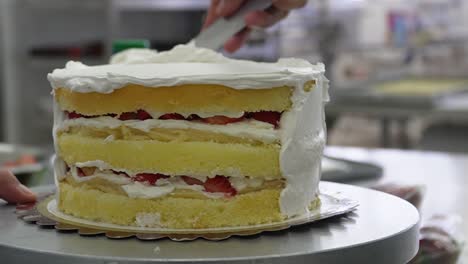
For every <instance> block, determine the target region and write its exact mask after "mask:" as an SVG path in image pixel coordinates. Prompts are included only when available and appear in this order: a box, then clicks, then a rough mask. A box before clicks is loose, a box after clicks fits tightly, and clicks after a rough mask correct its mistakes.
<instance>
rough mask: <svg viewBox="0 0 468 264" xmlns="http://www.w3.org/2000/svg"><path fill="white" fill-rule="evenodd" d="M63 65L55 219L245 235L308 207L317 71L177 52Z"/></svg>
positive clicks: (320, 119)
mask: <svg viewBox="0 0 468 264" xmlns="http://www.w3.org/2000/svg"><path fill="white" fill-rule="evenodd" d="M112 63H113V64H109V65H103V66H93V67H89V66H85V65H83V64H81V63H79V62H69V63H67V65H66V67H65V68H64V69H57V70H54V71H53V72H52V73H51V74H49V75H48V79H49V81H50V83H51V85H52V87H53V88H54V91H53V94H54V98H55V107H54V111H55V113H54V114H55V118H54V131H53V134H54V143H55V147H56V152H57V155H56V160H55V178H56V183H57V186H58V190H59V191H58V197H57V198H58V207H59V209H60V210H61V211H62V212H64V213H67V214H70V215H74V216H76V217H79V218H84V219H89V220H94V221H100V222H106V223H114V224H119V225H130V226H144V227H167V228H211V227H226V226H243V225H255V224H262V223H269V222H276V221H281V220H284V219H287V218H290V217H294V216H297V215H301V214H304V213H306V212H308V210H310V208H311V207H314V206H317V204H318V198H317V193H318V182H319V180H320V169H321V168H320V164H321V162H320V161H321V156H322V151H323V147H324V144H325V133H326V131H325V123H324V110H323V104H324V102H326V101H327V100H328V94H327V89H328V81H327V80H326V78H325V77H324V75H323V74H324V66H323V65H322V64H318V65H312V64H310V63H308V62H307V61H304V60H300V59H281V60H279V61H278V62H276V63H257V62H251V61H241V60H232V59H228V58H225V57H223V56H222V55H220V54H218V53H215V52H213V51H210V50H207V49H202V48H195V47H194V46H191V45H180V46H177V47H175V48H174V49H173V50H171V51H168V52H162V53H156V52H154V51H150V50H128V51H125V52H123V53H120V54H117V55H115V56H114V57H113V59H112Z"/></svg>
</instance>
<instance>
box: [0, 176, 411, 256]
mask: <svg viewBox="0 0 468 264" xmlns="http://www.w3.org/2000/svg"><path fill="white" fill-rule="evenodd" d="M320 189H323V190H325V189H326V191H327V193H337V194H339V195H342V196H343V197H347V198H350V199H353V200H356V201H358V202H359V204H360V205H359V207H358V208H357V210H356V211H354V212H353V213H350V214H348V215H345V216H338V217H335V218H331V219H327V220H323V221H320V222H316V223H311V224H308V225H304V226H298V227H293V228H290V229H288V230H284V231H278V232H271V233H263V234H260V235H256V236H252V237H232V238H230V239H228V240H225V241H218V242H213V241H206V240H200V239H198V240H196V241H191V242H173V241H170V240H168V239H164V240H158V241H148V242H144V241H139V240H136V239H128V240H110V239H107V238H105V237H102V236H96V237H82V236H79V235H77V234H75V233H63V232H56V231H55V230H53V229H52V230H50V229H44V228H39V227H38V226H36V225H33V224H28V223H25V222H23V221H21V220H20V219H18V218H17V216H16V215H15V214H14V210H15V207H14V206H11V205H6V204H4V203H2V202H0V258H1V261H0V262H1V263H35V264H39V263H47V264H59V263H67V264H74V263H80V264H88V263H90V264H91V263H92V264H96V263H100V264H104V263H106V264H117V263H150V262H151V263H166V262H171V263H208V262H212V263H330V264H333V263H379V264H386V263H389V264H390V263H391V264H395V263H407V262H408V261H409V260H411V259H412V258H413V256H415V255H416V252H417V250H418V234H419V214H418V211H417V210H416V208H414V207H413V206H412V205H411V204H409V203H407V202H406V201H404V200H402V199H399V198H397V197H395V196H391V195H388V194H385V193H381V192H377V191H373V190H369V189H364V188H360V187H355V186H351V185H344V184H337V183H329V182H322V183H321V184H320ZM51 190H53V186H47V187H39V188H35V189H34V191H36V192H44V191H46V192H47V191H51Z"/></svg>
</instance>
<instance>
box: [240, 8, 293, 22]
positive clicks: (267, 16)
mask: <svg viewBox="0 0 468 264" xmlns="http://www.w3.org/2000/svg"><path fill="white" fill-rule="evenodd" d="M288 13H289V12H288V11H286V10H280V9H278V8H276V7H274V6H272V7H270V8H268V9H266V10H265V11H254V12H251V13H249V14H247V15H246V17H245V23H246V24H247V26H250V27H269V26H272V25H273V24H275V23H277V22H278V21H280V20H281V19H283V18H285V17H286V16H288Z"/></svg>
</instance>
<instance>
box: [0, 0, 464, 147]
mask: <svg viewBox="0 0 468 264" xmlns="http://www.w3.org/2000/svg"><path fill="white" fill-rule="evenodd" d="M0 3H1V9H0V10H1V12H0V16H1V23H0V24H1V26H0V40H1V41H0V45H1V51H2V52H1V53H0V55H1V57H0V58H1V59H0V62H1V65H2V67H1V78H2V82H1V84H2V85H1V94H0V96H1V97H0V98H1V101H2V106H3V107H2V109H1V111H2V112H1V123H0V124H1V126H0V128H1V129H0V132H1V134H0V135H1V139H2V140H3V141H6V142H12V143H23V144H32V145H38V146H41V147H46V146H48V145H50V142H51V135H50V128H51V122H50V121H51V120H52V108H51V100H52V99H51V97H50V96H49V93H50V87H49V84H48V82H47V80H46V79H45V78H44V76H46V74H47V73H48V72H50V71H51V70H52V69H54V68H58V67H62V66H63V65H64V63H65V62H66V61H68V60H80V61H83V62H84V63H86V64H90V65H96V64H102V63H106V62H107V58H108V57H109V55H111V53H112V43H113V41H114V40H117V39H147V40H150V43H151V47H152V48H155V49H157V50H167V49H170V48H171V47H172V46H174V45H175V44H177V43H185V42H187V41H188V40H190V39H191V38H192V37H194V36H195V35H196V34H197V32H198V31H199V30H200V26H201V22H202V20H203V16H204V12H205V10H206V8H207V7H208V5H209V1H184V0H177V1H161V0H159V1H154V0H137V1H126V0H102V1H93V0H91V1H89V0H88V1H79V2H78V1H72V0H45V1H34V0H17V1H12V0H1V1H0ZM466 11H468V3H467V2H466V1H454V0H426V1H422V0H421V1H364V0H341V1H339V0H326V1H324V0H321V1H309V4H308V5H307V6H306V7H305V8H303V9H300V10H296V11H293V12H291V14H290V15H289V17H288V18H287V19H286V20H285V21H283V22H282V23H281V24H279V25H277V26H275V27H273V28H270V29H268V30H257V31H256V32H254V34H253V35H252V37H251V38H250V40H249V43H248V44H247V45H246V46H245V47H243V48H242V49H241V50H240V51H238V52H236V53H235V54H232V55H230V56H234V57H237V58H246V59H254V60H260V61H273V60H276V59H277V58H278V57H290V56H294V57H303V58H307V59H309V60H311V61H324V62H325V64H326V65H327V68H328V77H329V78H330V79H332V81H333V83H332V84H333V85H332V90H331V95H332V99H333V100H332V103H331V104H330V105H329V106H328V114H329V121H333V122H330V124H329V129H330V131H329V136H330V138H329V139H330V143H331V144H333V145H357V146H366V147H397V148H417V149H432V150H448V151H465V150H466V149H468V148H466V146H465V145H463V144H461V141H462V140H461V139H460V140H459V141H460V142H458V141H456V140H455V139H453V138H452V137H453V136H457V135H458V134H460V135H461V136H463V132H464V131H465V130H464V128H465V126H466V124H467V120H466V118H464V116H465V113H468V112H467V111H468V109H463V108H464V102H465V101H468V97H466V99H462V98H460V97H459V96H458V95H460V94H458V93H456V94H457V96H448V97H451V98H446V97H447V96H446V95H450V94H452V95H453V94H455V93H452V92H451V91H441V92H440V93H437V94H436V93H433V94H431V92H429V91H428V92H427V93H425V94H424V93H423V95H421V96H419V98H417V97H416V98H413V97H411V96H405V92H404V91H403V92H401V91H400V94H398V93H397V95H396V98H395V95H394V94H393V96H387V95H386V94H379V93H374V91H373V89H372V88H373V86H375V85H376V83H379V82H381V81H388V80H391V81H397V80H400V79H407V78H413V77H416V78H419V77H421V78H422V79H426V80H430V79H431V78H432V79H433V78H434V77H436V78H441V77H449V76H450V77H453V76H455V77H456V78H458V79H461V80H463V79H464V76H463V75H464V74H465V73H466V69H467V68H468V67H467V59H466V52H467V50H466V49H467V45H466V38H467V36H468V32H467V31H468V18H467V17H466V16H464V14H465V13H466ZM413 89H418V88H417V87H416V88H413ZM400 95H401V96H400ZM399 96H400V97H402V99H401V100H400V98H399ZM441 97H444V102H443V103H442V104H443V107H442V108H443V109H442V110H441V109H439V108H440V106H439V104H441V102H439V101H440V100H439V99H441ZM445 99H448V100H445ZM452 99H456V100H452ZM436 101H437V102H436ZM447 101H448V102H447ZM362 102H364V103H365V104H368V105H367V106H366V107H362V106H363V104H362ZM439 110H440V111H439ZM452 111H453V112H454V113H455V114H454V113H452ZM467 116H468V115H467ZM441 120H443V121H444V122H442V123H443V124H442V123H441V122H440V121H441ZM448 121H450V123H447V122H448ZM31 131H34V133H31ZM363 135H364V136H363ZM447 135H450V138H451V139H452V140H450V141H448V140H446V139H447ZM442 139H444V141H445V142H444V143H442V142H441V141H442Z"/></svg>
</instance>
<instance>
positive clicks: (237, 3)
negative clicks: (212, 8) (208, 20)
mask: <svg viewBox="0 0 468 264" xmlns="http://www.w3.org/2000/svg"><path fill="white" fill-rule="evenodd" d="M245 1H246V0H220V2H219V5H218V7H217V8H216V14H217V15H218V16H220V17H228V16H231V15H233V14H234V13H236V11H237V10H239V8H240V7H241V6H242V4H243V3H244V2H245ZM249 1H252V0H249ZM253 1H255V0H253Z"/></svg>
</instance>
